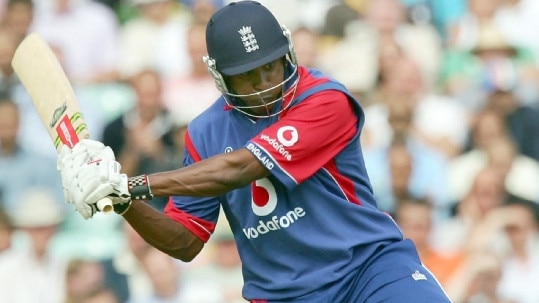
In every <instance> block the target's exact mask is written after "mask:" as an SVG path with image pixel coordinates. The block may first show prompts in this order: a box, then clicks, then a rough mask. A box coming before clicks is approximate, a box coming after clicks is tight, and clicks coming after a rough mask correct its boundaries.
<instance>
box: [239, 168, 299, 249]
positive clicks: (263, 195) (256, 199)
mask: <svg viewBox="0 0 539 303" xmlns="http://www.w3.org/2000/svg"><path fill="white" fill-rule="evenodd" d="M251 194H252V201H251V208H252V210H253V213H254V214H255V215H257V216H258V217H264V218H260V220H258V224H257V225H256V226H251V227H246V228H244V229H243V233H244V234H245V236H246V237H247V239H255V238H258V237H259V236H262V235H265V234H267V233H270V232H272V231H276V230H280V229H285V228H288V227H290V226H291V225H292V224H294V223H296V222H297V221H298V220H299V219H301V218H302V217H304V216H305V214H306V213H305V211H304V209H303V208H301V207H296V208H294V209H293V210H290V211H288V212H287V213H286V214H285V215H283V216H271V217H270V216H269V215H270V214H271V213H272V212H273V211H274V210H275V208H276V207H277V204H278V199H277V194H276V191H275V186H274V185H273V184H272V183H271V181H270V180H269V179H267V178H263V179H260V180H257V181H255V182H253V183H252V184H251Z"/></svg>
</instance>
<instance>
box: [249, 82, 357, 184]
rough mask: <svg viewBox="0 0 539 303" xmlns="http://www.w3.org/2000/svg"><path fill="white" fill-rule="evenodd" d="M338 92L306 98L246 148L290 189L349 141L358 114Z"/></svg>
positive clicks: (355, 130)
mask: <svg viewBox="0 0 539 303" xmlns="http://www.w3.org/2000/svg"><path fill="white" fill-rule="evenodd" d="M351 102H353V101H350V100H349V99H348V97H347V96H346V95H345V94H344V93H342V92H339V91H334V90H327V91H323V92H319V93H317V94H315V95H312V96H310V97H309V98H307V99H305V100H303V101H302V102H300V103H299V104H297V105H295V106H293V107H292V108H290V110H289V111H288V112H287V113H286V114H285V115H284V116H283V117H282V118H281V119H280V120H279V121H278V122H276V123H274V124H273V125H271V126H270V127H268V128H266V129H264V130H263V131H262V132H260V133H259V134H258V135H257V136H255V137H254V138H253V139H251V140H250V141H249V142H248V143H247V144H246V148H247V149H248V150H250V151H251V152H252V153H253V155H254V156H255V157H256V158H258V159H259V161H261V162H262V164H264V165H265V166H266V168H268V169H269V170H270V171H271V172H272V174H273V175H274V176H275V177H276V178H278V179H279V180H280V181H281V182H282V183H283V184H285V186H286V187H288V188H293V187H295V186H297V185H298V184H300V183H301V182H303V181H304V180H305V179H307V178H309V177H310V176H312V175H313V174H314V173H315V172H317V171H318V170H320V169H321V168H323V166H324V165H325V164H326V163H328V162H329V161H330V160H331V159H333V158H334V157H335V156H336V155H337V154H338V153H339V152H340V151H341V150H342V149H344V148H345V147H346V145H347V144H349V143H350V141H351V140H352V138H353V137H354V136H355V135H356V133H357V131H358V129H357V128H358V123H357V122H358V120H357V119H358V115H357V114H356V112H355V108H354V105H353V104H352V103H351Z"/></svg>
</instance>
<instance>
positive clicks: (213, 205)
mask: <svg viewBox="0 0 539 303" xmlns="http://www.w3.org/2000/svg"><path fill="white" fill-rule="evenodd" d="M185 144H186V150H185V156H184V163H183V165H184V166H188V165H191V164H193V163H195V162H198V161H200V160H201V157H200V155H199V154H198V152H197V150H196V148H195V146H194V144H193V142H192V141H191V138H190V137H189V133H188V132H186V134H185ZM219 206H220V203H219V200H218V198H216V197H183V196H181V197H180V196H173V197H170V199H169V201H168V203H167V205H166V207H165V214H166V215H167V216H168V217H169V218H171V219H172V220H174V221H176V222H179V223H180V224H182V225H183V226H185V227H186V228H187V229H189V231H191V232H192V233H193V234H195V235H196V236H197V237H198V238H199V239H201V240H202V241H204V242H207V241H208V240H209V238H210V236H211V234H212V233H213V231H214V230H215V224H216V222H217V219H218V217H219V210H220V208H219Z"/></svg>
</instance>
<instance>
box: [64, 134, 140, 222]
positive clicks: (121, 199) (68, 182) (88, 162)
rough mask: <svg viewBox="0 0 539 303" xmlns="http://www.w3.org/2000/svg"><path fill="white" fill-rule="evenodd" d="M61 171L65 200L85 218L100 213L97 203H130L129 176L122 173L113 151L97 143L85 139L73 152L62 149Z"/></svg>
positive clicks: (65, 148)
mask: <svg viewBox="0 0 539 303" xmlns="http://www.w3.org/2000/svg"><path fill="white" fill-rule="evenodd" d="M58 169H59V170H60V172H61V175H62V184H63V187H64V194H65V198H66V201H67V202H68V203H72V204H73V205H74V207H75V210H77V211H78V212H79V213H80V214H81V215H82V216H83V217H84V218H85V219H88V218H91V217H92V216H93V215H94V213H95V212H96V211H98V208H97V206H96V203H97V201H99V200H100V199H102V198H104V197H108V198H110V199H111V200H112V202H113V204H123V205H125V203H130V194H129V190H128V185H127V182H128V180H127V176H126V175H125V174H121V173H120V169H121V166H120V164H119V163H118V162H117V161H116V160H115V157H114V153H113V152H112V150H111V149H110V148H109V147H106V146H104V145H103V144H102V143H100V142H98V141H94V140H82V141H81V142H79V143H78V144H77V145H75V147H74V148H73V149H72V150H70V149H69V148H67V147H63V148H62V150H61V152H60V155H59V159H58Z"/></svg>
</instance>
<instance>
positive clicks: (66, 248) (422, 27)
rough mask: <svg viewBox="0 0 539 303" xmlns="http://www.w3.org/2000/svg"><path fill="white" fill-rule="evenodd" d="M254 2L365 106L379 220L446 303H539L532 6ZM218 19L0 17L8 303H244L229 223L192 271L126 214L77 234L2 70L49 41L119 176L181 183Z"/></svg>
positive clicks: (2, 297)
mask: <svg viewBox="0 0 539 303" xmlns="http://www.w3.org/2000/svg"><path fill="white" fill-rule="evenodd" d="M260 2H262V3H263V4H264V5H266V6H267V7H268V8H270V9H271V10H272V11H273V12H274V13H275V15H276V16H277V18H278V19H279V21H280V22H281V23H282V24H284V25H286V26H287V27H288V29H290V30H291V32H292V40H293V43H294V47H295V51H296V53H297V56H298V59H299V63H300V64H302V65H305V66H309V67H312V68H317V69H321V70H323V71H325V72H327V73H329V74H330V75H331V76H333V77H335V78H336V79H337V80H339V81H341V82H343V83H344V84H345V85H346V86H347V87H348V88H349V89H350V90H351V91H352V92H353V93H354V94H355V95H357V97H358V98H359V100H360V101H361V103H362V105H363V107H364V110H365V113H366V121H365V127H364V130H363V133H362V142H361V144H362V147H363V151H364V156H365V161H366V165H367V169H368V172H369V176H370V179H371V182H372V185H373V191H374V194H375V196H376V197H377V199H378V202H379V206H380V208H381V209H382V210H384V211H386V212H388V213H389V214H391V215H392V216H393V217H394V218H395V221H396V223H397V224H398V225H399V226H400V227H401V228H402V231H403V234H404V236H405V237H407V238H410V239H412V240H413V241H414V242H415V243H416V245H417V246H418V249H419V254H420V257H421V258H422V260H423V262H424V263H425V264H426V265H427V267H428V268H429V269H430V270H431V271H432V272H433V273H434V274H435V275H436V276H437V277H438V279H439V282H440V283H441V284H442V286H443V287H444V288H445V290H446V292H447V293H448V295H449V296H450V297H451V298H452V300H453V302H455V303H538V302H539V288H538V287H537V285H539V229H538V226H539V225H538V223H539V186H538V184H539V37H538V36H537V33H539V1H537V0H286V1H285V0H262V1H260ZM227 3H228V1H225V0H116V1H115V0H34V1H32V0H0V302H15V303H26V302H28V303H97V302H99V303H126V302H128V303H157V302H167V303H171V302H176V303H237V302H244V301H243V300H242V299H241V286H242V276H241V262H240V260H239V256H238V252H237V250H236V247H235V244H234V239H233V236H232V234H231V232H230V230H229V228H228V226H227V222H226V220H225V218H224V216H220V219H219V222H218V227H217V230H216V232H215V234H214V235H213V236H212V238H211V240H210V241H209V243H208V244H207V247H206V248H205V250H204V251H203V253H202V254H201V255H200V256H199V257H197V258H196V259H195V260H194V261H193V262H190V263H182V262H180V261H177V260H175V259H172V258H171V257H169V256H168V255H165V254H163V253H161V252H159V251H157V250H156V249H154V248H152V247H151V246H149V245H148V244H147V243H146V242H144V240H142V239H141V238H140V236H138V235H137V234H136V233H135V232H134V230H133V229H132V228H130V227H129V225H127V224H125V223H124V222H123V220H122V219H121V217H119V216H107V215H103V214H97V215H96V216H95V217H94V218H93V219H92V220H88V221H85V220H84V219H82V218H80V216H79V215H78V214H77V213H76V212H74V211H73V209H71V207H70V206H68V205H66V204H65V203H64V197H63V190H62V187H61V180H60V175H59V173H58V171H57V170H56V150H55V148H54V146H53V145H52V144H51V142H50V140H49V137H48V134H47V132H46V131H45V129H44V127H43V126H42V122H41V120H40V118H39V116H38V115H37V113H36V111H35V110H34V108H33V106H32V103H31V101H30V98H29V96H28V94H27V93H26V91H25V90H24V88H23V87H22V86H21V84H20V83H19V82H18V79H17V77H16V76H15V75H14V72H13V69H12V68H11V65H10V62H11V58H12V56H13V53H14V51H15V48H16V47H17V45H18V44H19V43H20V41H21V40H22V39H23V38H24V37H25V36H26V35H28V34H29V33H32V32H37V33H39V34H40V35H41V36H42V37H44V38H45V40H46V41H47V42H48V43H49V44H50V45H51V47H52V48H53V49H54V51H55V53H56V55H57V56H58V58H59V60H60V62H61V64H62V66H63V68H64V70H65V71H66V73H67V75H68V78H69V79H70V81H71V83H72V84H73V86H74V90H75V93H76V95H77V98H78V100H79V103H80V104H81V107H82V111H83V113H84V115H85V117H86V120H87V123H88V128H89V130H90V132H91V135H92V137H93V138H95V139H98V140H101V141H102V142H104V143H105V144H106V145H109V146H111V148H112V149H113V150H114V152H115V154H116V156H117V159H118V161H119V162H120V163H121V164H122V170H123V171H124V172H125V173H127V174H128V175H137V174H140V173H152V172H156V171H160V170H168V169H174V168H178V167H181V166H182V165H183V163H182V153H183V149H184V145H183V135H184V132H185V130H186V125H187V123H189V121H190V120H191V119H193V118H194V117H195V116H197V115H198V114H199V113H200V112H202V111H203V110H204V109H206V108H207V107H208V106H209V105H210V104H211V103H212V102H213V101H214V100H215V99H216V98H217V97H218V96H219V91H218V90H217V89H216V87H215V85H214V80H213V78H212V77H211V76H210V75H209V73H208V72H207V70H206V66H205V64H204V63H203V61H202V59H201V58H202V56H203V55H205V54H206V49H205V40H204V39H205V37H204V36H205V25H206V22H207V21H208V19H209V17H210V16H211V14H212V13H213V12H215V11H216V10H217V9H219V8H220V7H222V6H223V5H225V4H227ZM166 202H167V201H166V200H165V199H154V200H152V201H151V203H152V205H153V206H154V207H155V208H157V209H159V210H162V209H163V207H164V205H165V203H166Z"/></svg>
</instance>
